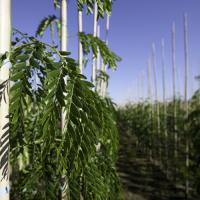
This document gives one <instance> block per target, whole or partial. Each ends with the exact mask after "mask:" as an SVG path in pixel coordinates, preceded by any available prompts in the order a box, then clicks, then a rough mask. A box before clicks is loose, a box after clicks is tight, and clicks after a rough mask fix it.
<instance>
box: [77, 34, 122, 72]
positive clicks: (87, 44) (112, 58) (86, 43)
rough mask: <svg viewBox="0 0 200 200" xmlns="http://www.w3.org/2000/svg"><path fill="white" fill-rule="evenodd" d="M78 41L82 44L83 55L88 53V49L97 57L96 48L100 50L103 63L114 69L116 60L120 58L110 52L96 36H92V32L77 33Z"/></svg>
mask: <svg viewBox="0 0 200 200" xmlns="http://www.w3.org/2000/svg"><path fill="white" fill-rule="evenodd" d="M79 38H80V41H81V43H82V45H83V52H84V54H85V55H88V54H89V53H90V50H91V51H92V53H93V54H94V57H96V58H97V54H98V50H99V51H100V54H101V57H102V59H103V62H104V64H105V65H108V67H109V68H111V69H116V67H117V62H119V61H120V60H121V58H120V57H119V56H117V55H116V54H115V53H114V52H112V51H111V50H110V49H109V48H108V47H107V45H106V43H105V42H103V41H102V40H101V39H99V38H98V37H94V36H93V35H92V34H85V33H84V32H81V33H79Z"/></svg>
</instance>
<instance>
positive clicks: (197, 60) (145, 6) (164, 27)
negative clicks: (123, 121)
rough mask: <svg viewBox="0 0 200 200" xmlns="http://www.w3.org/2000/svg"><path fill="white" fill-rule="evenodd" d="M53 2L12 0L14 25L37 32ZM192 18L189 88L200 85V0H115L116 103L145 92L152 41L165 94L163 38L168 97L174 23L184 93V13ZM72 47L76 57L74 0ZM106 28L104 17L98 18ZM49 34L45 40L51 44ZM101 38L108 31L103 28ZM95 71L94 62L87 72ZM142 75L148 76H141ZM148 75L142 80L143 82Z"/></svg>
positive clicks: (88, 23) (88, 25) (87, 24)
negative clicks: (162, 40) (161, 54)
mask: <svg viewBox="0 0 200 200" xmlns="http://www.w3.org/2000/svg"><path fill="white" fill-rule="evenodd" d="M52 2H53V1H51V0H13V26H14V27H15V28H17V29H19V30H21V31H22V32H25V33H29V34H31V35H33V34H34V33H35V30H36V27H37V25H38V24H39V22H40V21H41V19H42V18H43V17H45V16H47V15H49V14H57V15H59V13H58V11H55V9H54V8H53V3H52ZM185 12H187V14H188V21H189V67H190V69H189V72H190V75H189V76H190V79H189V92H190V94H192V92H193V91H194V90H195V89H196V88H197V82H196V81H195V80H194V78H193V77H194V76H195V75H197V74H200V1H199V0H116V1H115V3H114V7H113V13H112V16H111V28H110V33H109V46H110V48H111V49H112V50H113V51H115V52H116V53H117V54H118V55H120V56H121V57H122V59H123V60H122V61H121V62H120V63H119V66H118V70H117V71H115V72H109V74H110V77H111V78H110V84H109V93H110V96H111V97H112V98H113V100H114V101H115V102H117V103H120V104H122V103H124V102H126V101H128V100H138V99H139V98H142V97H146V96H147V88H148V83H147V61H148V58H149V56H150V55H151V45H152V42H154V43H155V44H156V57H157V58H156V72H157V78H158V96H159V97H160V98H161V97H162V81H161V77H162V76H161V60H160V57H161V56H160V52H161V47H160V42H161V38H164V39H165V43H166V55H165V64H166V68H167V71H166V78H167V97H168V98H170V97H171V94H172V78H171V77H172V64H171V63H172V62H171V60H172V59H171V24H172V22H173V21H174V22H175V23H176V29H177V31H176V36H177V40H176V54H177V55H176V63H177V69H178V73H177V92H178V91H180V93H181V94H183V92H182V91H183V86H184V84H183V78H184V57H183V55H184V51H183V47H184V44H183V14H184V13H185ZM68 20H69V27H68V28H69V51H71V52H72V56H73V57H74V58H77V36H76V33H77V10H76V1H75V0H69V16H68ZM100 23H101V24H102V27H105V20H104V21H103V20H102V21H100ZM84 31H86V32H92V17H91V16H89V17H88V16H84ZM49 35H50V34H49V33H47V34H46V36H45V38H44V40H45V41H48V42H50V37H49ZM101 35H102V39H104V37H105V30H104V28H102V30H101ZM90 71H91V69H90V65H88V69H87V70H86V71H85V73H87V74H89V73H90ZM142 74H144V75H142ZM142 77H144V78H142ZM143 79H144V81H142V80H143Z"/></svg>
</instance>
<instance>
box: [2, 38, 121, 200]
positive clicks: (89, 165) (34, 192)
mask: <svg viewBox="0 0 200 200" xmlns="http://www.w3.org/2000/svg"><path fill="white" fill-rule="evenodd" d="M5 59H6V57H5V56H2V57H1V60H2V62H3V61H4V60H5ZM9 60H10V62H11V64H12V68H11V70H10V81H11V82H12V84H11V85H12V86H11V89H10V133H11V134H10V163H11V166H12V168H13V172H12V176H11V182H12V188H11V199H19V200H20V199H23V200H26V199H27V200H31V199H33V200H34V199H40V200H43V199H52V200H53V199H57V198H58V197H59V196H60V193H61V191H62V190H66V194H67V198H70V199H79V198H80V194H81V195H82V196H83V197H84V198H85V199H88V198H89V199H102V200H104V199H119V198H118V197H119V196H120V184H119V180H118V177H117V174H116V169H115V163H116V156H117V146H118V134H117V130H116V122H115V119H114V107H113V106H112V102H111V101H110V100H108V99H102V98H101V97H99V96H98V94H97V93H95V92H93V91H92V87H93V85H92V84H91V83H90V82H88V81H87V80H86V78H85V77H84V76H83V75H81V74H79V68H78V64H77V63H76V62H75V61H74V60H73V59H72V58H70V57H69V53H68V52H61V51H58V50H57V49H56V48H54V47H52V46H50V45H48V44H45V43H42V42H40V41H38V40H36V39H34V38H32V37H26V38H25V41H23V40H18V42H16V43H15V47H13V49H12V51H11V52H10V53H9ZM7 83H8V81H6V82H3V83H2V84H1V86H0V92H1V93H0V94H1V101H3V98H2V97H3V94H4V90H5V88H6V85H7ZM62 108H64V111H65V113H66V118H65V126H64V130H63V131H61V124H60V123H61V110H62ZM8 128H9V126H8V125H6V126H5V127H4V129H3V130H5V138H7V133H8V132H9V129H8ZM4 141H7V140H6V139H5V140H4ZM97 146H99V148H97ZM6 155H8V154H6V152H5V156H6ZM100 163H101V164H100ZM7 164H8V163H5V164H4V165H3V166H1V167H5V170H4V173H5V175H6V173H7ZM62 181H64V182H66V183H67V184H68V186H69V187H64V186H63V184H62Z"/></svg>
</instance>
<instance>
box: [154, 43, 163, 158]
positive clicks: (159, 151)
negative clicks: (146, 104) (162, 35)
mask: <svg viewBox="0 0 200 200" xmlns="http://www.w3.org/2000/svg"><path fill="white" fill-rule="evenodd" d="M155 55H156V50H155V44H154V43H153V44H152V64H153V74H154V87H155V106H156V119H157V136H158V153H159V157H160V158H161V145H160V142H161V141H160V139H161V137H160V108H159V101H158V88H157V76H156V56H155Z"/></svg>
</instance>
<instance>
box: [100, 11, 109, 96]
mask: <svg viewBox="0 0 200 200" xmlns="http://www.w3.org/2000/svg"><path fill="white" fill-rule="evenodd" d="M109 29H110V15H108V14H107V16H106V38H105V41H106V45H107V46H108V33H109ZM102 68H103V71H104V72H105V73H106V72H107V66H105V65H104V63H103V65H102ZM107 85H108V82H107V81H104V82H103V84H102V93H103V96H104V97H105V96H106V93H107Z"/></svg>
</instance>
